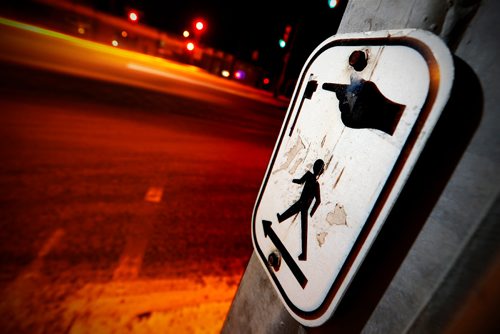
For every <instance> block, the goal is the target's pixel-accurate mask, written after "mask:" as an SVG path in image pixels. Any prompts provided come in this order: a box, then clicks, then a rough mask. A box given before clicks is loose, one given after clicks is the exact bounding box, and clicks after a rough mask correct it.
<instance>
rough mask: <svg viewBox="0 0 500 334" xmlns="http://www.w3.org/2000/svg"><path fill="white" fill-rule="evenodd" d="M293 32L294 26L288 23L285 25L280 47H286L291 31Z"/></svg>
mask: <svg viewBox="0 0 500 334" xmlns="http://www.w3.org/2000/svg"><path fill="white" fill-rule="evenodd" d="M291 32H292V26H291V25H289V24H287V25H286V27H285V32H284V33H283V37H282V38H281V39H280V40H279V45H280V48H282V49H283V48H285V46H286V44H287V43H288V40H289V39H290V33H291Z"/></svg>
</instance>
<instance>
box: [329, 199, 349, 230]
mask: <svg viewBox="0 0 500 334" xmlns="http://www.w3.org/2000/svg"><path fill="white" fill-rule="evenodd" d="M326 221H327V222H328V224H330V225H331V226H333V225H347V214H346V212H345V210H344V206H343V205H341V204H338V203H337V204H335V209H334V210H333V212H329V213H328V214H327V215H326Z"/></svg>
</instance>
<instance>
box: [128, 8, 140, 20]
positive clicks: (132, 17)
mask: <svg viewBox="0 0 500 334" xmlns="http://www.w3.org/2000/svg"><path fill="white" fill-rule="evenodd" d="M127 16H128V19H129V21H130V22H133V23H137V22H139V12H138V11H136V10H134V9H131V10H129V11H128V14H127Z"/></svg>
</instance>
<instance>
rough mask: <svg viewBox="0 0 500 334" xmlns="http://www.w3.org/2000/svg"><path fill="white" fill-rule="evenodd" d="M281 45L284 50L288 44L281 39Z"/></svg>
mask: <svg viewBox="0 0 500 334" xmlns="http://www.w3.org/2000/svg"><path fill="white" fill-rule="evenodd" d="M279 44H280V48H282V49H283V48H284V47H285V46H286V42H285V41H284V40H283V39H280V41H279Z"/></svg>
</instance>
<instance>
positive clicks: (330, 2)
mask: <svg viewBox="0 0 500 334" xmlns="http://www.w3.org/2000/svg"><path fill="white" fill-rule="evenodd" d="M337 3H338V0H328V7H330V8H335V6H337Z"/></svg>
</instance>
